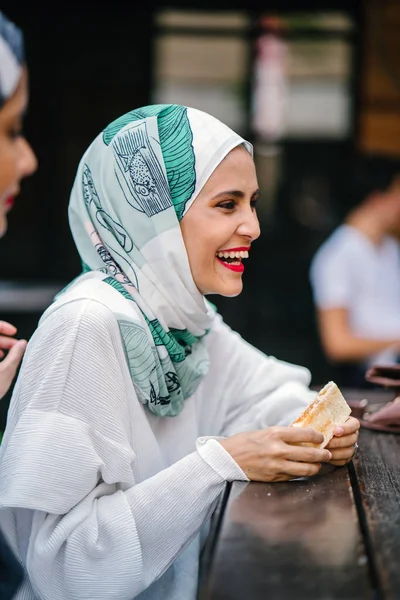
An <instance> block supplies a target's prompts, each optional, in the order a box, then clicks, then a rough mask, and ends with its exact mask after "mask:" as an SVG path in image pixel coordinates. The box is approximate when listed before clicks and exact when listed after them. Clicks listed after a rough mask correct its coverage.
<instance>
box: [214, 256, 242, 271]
mask: <svg viewBox="0 0 400 600" xmlns="http://www.w3.org/2000/svg"><path fill="white" fill-rule="evenodd" d="M216 258H217V261H218V262H219V263H220V264H221V265H223V266H224V267H226V268H227V269H230V270H231V271H236V273H243V271H244V264H243V263H240V264H238V265H233V264H231V263H226V262H224V261H222V260H220V259H219V258H218V256H217V257H216Z"/></svg>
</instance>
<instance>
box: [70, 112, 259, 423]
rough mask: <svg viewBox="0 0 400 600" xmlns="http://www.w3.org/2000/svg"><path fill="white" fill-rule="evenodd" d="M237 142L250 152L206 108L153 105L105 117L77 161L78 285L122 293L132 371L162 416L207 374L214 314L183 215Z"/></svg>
mask: <svg viewBox="0 0 400 600" xmlns="http://www.w3.org/2000/svg"><path fill="white" fill-rule="evenodd" d="M240 144H244V145H245V146H246V148H247V149H248V151H249V152H251V146H250V145H249V144H248V143H247V142H245V141H244V140H243V139H242V138H241V137H240V136H238V135H237V134H236V133H234V132H233V131H232V130H230V129H229V128H228V127H226V126H225V125H223V124H222V123H221V122H220V121H218V120H217V119H215V118H213V117H211V116H210V115H207V114H205V113H202V112H201V111H198V110H195V109H190V108H186V107H183V106H177V105H155V106H147V107H144V108H141V109H138V110H134V111H131V112H130V113H127V114H126V115H124V116H122V117H120V118H119V119H117V120H116V121H114V122H113V123H111V124H110V125H109V126H108V127H106V129H105V130H104V131H103V133H102V134H101V135H99V136H98V137H97V138H96V139H95V140H94V142H93V143H92V145H91V146H90V147H89V149H88V150H87V151H86V153H85V154H84V156H83V158H82V160H81V163H80V166H79V169H78V173H77V177H76V180H75V183H74V187H73V190H72V194H71V200H70V207H69V215H70V225H71V230H72V233H73V236H74V240H75V243H76V246H77V248H78V251H79V254H80V256H81V259H82V263H83V272H84V274H83V275H82V276H80V278H78V282H75V283H74V284H73V285H74V286H76V285H78V284H79V280H81V281H82V280H85V281H86V283H87V281H88V280H90V279H93V280H98V279H99V277H100V278H101V279H102V280H103V281H104V282H105V283H107V284H109V285H110V286H112V287H113V288H114V289H115V290H117V291H118V292H120V295H121V296H119V297H122V298H123V299H125V304H124V306H125V308H124V306H122V305H121V303H120V302H119V301H118V302H115V303H114V304H113V305H112V306H111V309H112V310H113V312H114V314H115V316H116V318H117V320H118V324H119V328H120V332H121V336H122V340H123V343H124V347H125V353H126V358H127V363H128V366H129V369H130V374H131V377H132V381H133V384H134V386H135V389H136V392H137V395H138V398H139V400H140V401H141V402H142V403H143V404H146V405H147V406H148V408H149V409H150V410H151V411H152V412H154V413H155V414H157V415H160V416H175V415H177V414H179V412H180V411H181V410H182V408H183V405H184V401H185V400H186V399H187V398H189V397H190V396H191V395H192V394H193V393H194V392H195V390H196V389H197V387H198V385H199V384H200V382H201V380H202V379H203V377H204V376H205V375H206V373H207V371H208V366H209V358H208V353H207V349H206V346H205V344H204V336H205V335H206V334H207V333H208V331H209V330H210V328H211V326H212V320H213V317H214V310H213V308H211V305H210V304H209V303H208V302H206V300H205V298H204V297H203V296H202V294H201V293H200V292H199V290H198V289H197V287H196V285H195V283H194V281H193V278H192V275H191V272H190V266H189V261H188V257H187V253H186V249H185V244H184V242H183V238H182V234H181V229H180V225H179V221H180V219H181V218H182V217H183V216H184V214H185V211H187V210H188V208H189V207H190V205H191V203H192V202H193V201H194V199H195V197H196V196H197V194H198V193H199V192H200V190H201V188H202V187H203V185H204V183H205V182H206V181H207V179H208V178H209V176H210V175H211V173H212V172H213V171H214V170H215V169H216V167H217V166H218V164H219V163H220V162H221V160H223V158H224V157H225V156H226V155H227V154H228V153H229V152H230V150H232V149H233V148H234V147H236V146H238V145H240ZM126 302H127V303H128V304H126ZM132 303H133V304H134V306H135V307H136V308H135V311H134V312H132Z"/></svg>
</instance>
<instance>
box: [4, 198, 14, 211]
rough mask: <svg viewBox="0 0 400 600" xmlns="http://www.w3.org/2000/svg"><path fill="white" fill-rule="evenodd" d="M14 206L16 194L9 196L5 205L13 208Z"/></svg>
mask: <svg viewBox="0 0 400 600" xmlns="http://www.w3.org/2000/svg"><path fill="white" fill-rule="evenodd" d="M13 206H14V196H10V197H9V198H7V200H6V202H5V207H6V208H12V207H13Z"/></svg>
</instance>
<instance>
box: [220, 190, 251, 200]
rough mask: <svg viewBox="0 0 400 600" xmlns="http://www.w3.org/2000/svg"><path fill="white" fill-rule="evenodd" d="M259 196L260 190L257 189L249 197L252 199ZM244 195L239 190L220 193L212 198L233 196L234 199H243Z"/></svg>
mask: <svg viewBox="0 0 400 600" xmlns="http://www.w3.org/2000/svg"><path fill="white" fill-rule="evenodd" d="M259 194H260V190H259V189H257V190H255V191H254V192H253V193H252V195H251V197H252V198H254V196H258V195H259ZM245 195H246V194H245V193H244V192H242V191H241V190H227V191H226V192H220V193H219V194H217V195H216V196H214V198H220V197H222V196H234V197H235V198H244V197H245Z"/></svg>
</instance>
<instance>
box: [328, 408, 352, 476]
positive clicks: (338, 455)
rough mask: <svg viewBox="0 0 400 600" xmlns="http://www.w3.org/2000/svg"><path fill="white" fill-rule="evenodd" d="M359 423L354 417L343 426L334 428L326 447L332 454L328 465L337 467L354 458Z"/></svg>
mask: <svg viewBox="0 0 400 600" xmlns="http://www.w3.org/2000/svg"><path fill="white" fill-rule="evenodd" d="M359 429H360V423H359V422H358V420H357V419H355V418H354V417H349V418H348V419H347V421H346V422H345V423H344V425H342V426H340V427H336V428H335V431H334V436H333V438H332V439H331V440H330V442H329V444H328V445H327V449H328V450H330V451H331V453H332V459H331V460H330V461H329V462H330V464H332V465H335V466H337V467H341V466H343V465H346V464H347V463H349V462H350V461H351V459H352V458H353V456H354V453H355V449H356V446H355V444H356V443H357V440H358V434H359Z"/></svg>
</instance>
